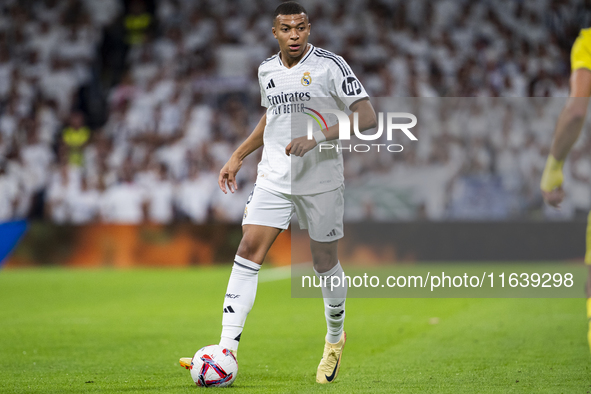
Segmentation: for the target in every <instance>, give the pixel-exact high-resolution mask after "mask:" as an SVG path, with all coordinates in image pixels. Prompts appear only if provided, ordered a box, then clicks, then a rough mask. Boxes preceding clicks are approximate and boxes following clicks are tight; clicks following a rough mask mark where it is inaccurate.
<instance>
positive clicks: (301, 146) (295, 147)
mask: <svg viewBox="0 0 591 394" xmlns="http://www.w3.org/2000/svg"><path fill="white" fill-rule="evenodd" d="M316 145H318V144H317V143H316V140H313V139H312V140H309V139H308V137H299V138H295V139H294V140H292V141H291V142H290V143H289V145H287V146H286V147H285V154H286V155H287V156H289V155H294V156H299V157H302V156H304V155H305V154H306V153H307V152H309V151H311V150H312V149H314V147H315V146H316Z"/></svg>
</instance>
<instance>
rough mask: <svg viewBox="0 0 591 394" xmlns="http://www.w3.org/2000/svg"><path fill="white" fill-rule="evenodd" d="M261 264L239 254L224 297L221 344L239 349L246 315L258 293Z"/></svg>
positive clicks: (231, 348) (232, 348) (228, 347)
mask: <svg viewBox="0 0 591 394" xmlns="http://www.w3.org/2000/svg"><path fill="white" fill-rule="evenodd" d="M260 268H261V266H260V265H258V264H257V263H254V262H252V261H250V260H247V259H245V258H242V257H240V256H238V255H236V257H235V258H234V266H233V267H232V273H231V274H230V280H229V281H228V290H226V296H225V298H224V317H223V318H222V326H223V328H222V338H221V340H220V346H222V347H225V348H227V349H230V350H238V342H240V335H242V329H243V328H244V322H245V321H246V316H248V313H249V312H250V310H251V309H252V306H253V304H254V299H255V297H256V293H257V283H258V277H259V269H260Z"/></svg>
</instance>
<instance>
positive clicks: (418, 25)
mask: <svg viewBox="0 0 591 394" xmlns="http://www.w3.org/2000/svg"><path fill="white" fill-rule="evenodd" d="M302 3H303V4H304V5H305V6H306V7H307V8H308V10H309V12H310V15H311V22H312V32H313V33H312V36H311V42H312V43H314V44H315V45H316V46H320V47H323V48H325V49H327V50H332V51H335V52H337V53H340V54H342V55H343V56H344V57H345V58H346V59H347V60H348V62H349V63H350V65H351V67H352V68H353V69H354V71H355V73H356V74H357V76H358V77H359V78H360V80H361V81H362V82H363V83H364V86H365V87H366V89H367V90H368V92H369V94H370V95H371V96H372V97H397V98H400V100H404V99H403V98H405V97H418V98H420V99H418V100H419V103H420V105H419V106H418V107H417V108H418V109H417V111H419V112H420V111H424V112H425V114H424V115H423V116H421V115H417V116H418V117H419V119H422V123H421V124H419V129H418V137H419V140H420V144H418V145H417V146H416V148H415V147H413V148H409V149H406V150H405V151H404V152H403V153H400V154H396V155H386V156H383V155H380V156H379V158H376V157H375V156H372V157H371V158H369V157H368V158H366V157H362V156H351V157H350V158H346V160H345V162H346V181H347V193H348V194H349V197H348V201H350V203H348V205H349V208H350V209H348V210H347V214H346V219H347V220H365V219H370V218H379V219H380V220H410V219H427V220H474V219H492V220H498V219H508V218H511V219H535V218H538V217H543V216H546V217H553V218H558V219H560V218H562V219H565V218H572V217H574V216H577V215H579V214H583V212H586V211H585V210H586V209H588V206H589V205H590V203H591V192H590V190H589V188H588V183H589V179H590V177H591V160H590V158H589V155H588V154H583V152H589V149H590V148H591V139H589V138H583V139H581V140H580V141H579V143H578V145H577V146H576V148H575V150H574V151H573V154H572V157H571V160H570V162H569V164H568V165H567V168H566V171H565V173H566V176H567V177H570V178H571V179H570V180H569V181H568V182H567V185H568V187H570V188H571V190H570V193H569V195H570V196H571V197H570V199H569V200H568V201H565V203H564V206H563V209H562V210H561V211H560V212H559V213H557V212H555V211H553V210H550V209H548V208H545V207H544V206H543V204H542V200H541V196H539V193H538V183H539V178H540V176H541V172H542V170H543V167H544V162H545V158H546V157H547V154H548V152H547V149H548V148H547V147H548V146H549V139H550V138H551V135H552V125H553V124H554V123H555V119H556V117H557V115H558V114H557V112H556V111H557V109H558V111H559V110H560V108H561V107H562V103H563V100H564V99H563V98H564V97H566V96H567V95H568V84H567V82H568V75H569V64H568V58H569V56H568V53H569V50H570V46H571V45H572V42H573V40H574V38H575V37H576V34H577V33H578V29H579V28H580V27H582V26H583V25H584V24H585V23H588V22H589V21H585V20H582V15H584V14H585V13H584V12H582V11H583V10H584V2H583V1H580V0H569V1H558V0H545V1H535V2H534V1H525V2H514V1H509V0H502V1H485V0H483V1H477V2H473V1H467V0H444V1H439V2H436V3H435V2H429V1H419V0H417V1H412V2H405V1H387V0H381V1H380V0H355V1H336V2H324V1H318V0H314V1H312V0H310V1H303V2H302ZM275 5H276V2H275V1H270V0H258V1H255V2H252V1H246V0H242V1H229V0H215V1H213V0H207V1H206V0H203V1H189V0H162V1H156V2H151V1H145V0H132V1H127V2H119V1H117V0H108V1H107V0H102V1H93V0H44V1H16V0H5V1H3V2H2V3H1V4H0V190H2V193H0V222H1V221H9V220H11V219H17V218H41V217H46V218H50V219H51V220H53V221H55V222H57V223H76V224H82V223H89V222H96V221H100V222H104V223H140V222H144V221H150V222H155V223H168V222H171V221H173V220H180V219H185V220H190V221H192V222H196V223H203V222H211V221H223V222H237V221H240V219H241V217H242V211H243V204H244V201H245V200H246V195H247V194H248V193H249V192H250V185H251V184H252V183H253V182H254V179H255V177H256V162H257V161H258V157H256V155H254V156H253V157H249V158H248V159H247V161H248V162H247V163H245V165H244V166H243V168H242V170H241V172H240V173H239V182H240V184H241V185H242V187H241V188H240V191H239V193H237V194H236V195H232V196H227V197H224V198H218V197H220V196H221V192H220V191H219V190H217V186H216V179H217V172H218V171H219V168H221V166H222V165H223V164H224V162H225V161H226V160H227V158H228V157H229V156H230V154H231V152H232V151H233V150H234V148H235V147H236V146H237V144H239V143H240V141H242V140H243V139H244V138H245V137H246V136H247V135H248V134H249V133H250V131H251V130H252V129H253V127H254V125H255V124H256V122H257V121H258V119H259V118H260V116H261V114H262V110H261V107H260V105H259V103H260V97H259V94H260V92H259V88H258V82H257V77H256V71H257V67H258V64H259V63H260V61H261V60H263V59H265V58H267V57H268V56H269V55H271V54H273V53H274V52H276V51H277V48H276V43H275V41H274V39H273V37H272V35H271V34H270V28H271V21H270V20H269V19H268V18H265V17H261V15H270V14H271V13H272V10H273V9H274V7H275ZM585 26H587V25H585ZM452 97H476V98H477V99H475V100H472V99H463V100H462V99H460V100H459V101H457V100H455V99H452ZM524 97H539V99H526V98H524ZM454 100H455V101H454ZM407 102H408V99H407ZM401 103H403V104H402V105H406V104H404V102H403V101H401ZM433 108H436V110H435V111H432V109H433ZM427 112H429V113H430V114H433V113H434V114H436V115H428V114H427ZM423 119H424V120H423ZM76 130H78V131H76ZM85 130H88V131H89V135H88V136H86V138H83V137H85ZM82 140H83V141H82ZM81 141H82V142H81ZM80 142H81V143H80ZM370 169H371V171H372V174H373V175H372V176H371V177H369V179H368V177H367V176H364V174H367V171H368V170H370ZM383 179H387V180H388V183H389V184H391V185H392V186H391V187H389V188H387V189H383V190H382V189H377V187H378V185H380V184H383V182H382V180H383ZM368 187H370V188H372V190H375V191H376V193H375V194H374V195H373V197H371V198H367V196H364V195H363V193H361V190H367V189H368ZM381 191H387V192H388V193H390V195H393V196H397V197H396V199H394V200H393V202H392V201H388V202H384V201H380V199H379V198H375V197H376V196H378V195H379V193H380V192H381ZM484 196H486V197H484Z"/></svg>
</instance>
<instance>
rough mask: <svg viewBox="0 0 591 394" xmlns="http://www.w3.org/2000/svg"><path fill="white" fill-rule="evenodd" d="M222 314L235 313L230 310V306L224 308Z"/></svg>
mask: <svg viewBox="0 0 591 394" xmlns="http://www.w3.org/2000/svg"><path fill="white" fill-rule="evenodd" d="M224 313H236V312H234V309H232V307H231V306H230V305H228V307H227V308H224Z"/></svg>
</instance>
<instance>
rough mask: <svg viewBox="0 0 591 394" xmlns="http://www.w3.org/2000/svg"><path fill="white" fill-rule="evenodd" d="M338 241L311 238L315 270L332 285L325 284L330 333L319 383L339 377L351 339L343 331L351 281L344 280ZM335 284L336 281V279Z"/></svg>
mask: <svg viewBox="0 0 591 394" xmlns="http://www.w3.org/2000/svg"><path fill="white" fill-rule="evenodd" d="M337 242H338V241H333V242H317V241H314V240H310V248H311V250H312V259H313V262H314V271H315V272H316V275H317V276H318V277H319V278H321V279H322V281H323V283H324V278H327V279H326V283H327V284H328V286H322V297H323V299H324V316H325V318H326V326H327V334H326V339H325V345H324V353H323V355H322V360H320V364H319V365H318V370H317V372H316V381H317V382H318V383H330V382H332V381H334V379H335V378H336V377H337V375H338V373H339V369H340V366H341V356H342V353H343V348H344V346H345V341H346V338H347V337H346V334H345V332H344V331H343V326H344V323H345V301H346V297H347V283H346V282H345V281H344V280H343V277H344V273H343V269H342V267H341V265H340V264H339V261H338V259H337ZM332 276H335V277H338V278H339V283H338V284H339V286H336V287H332V286H331V285H330V284H331V279H330V277H332ZM334 284H336V281H335V282H334Z"/></svg>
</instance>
